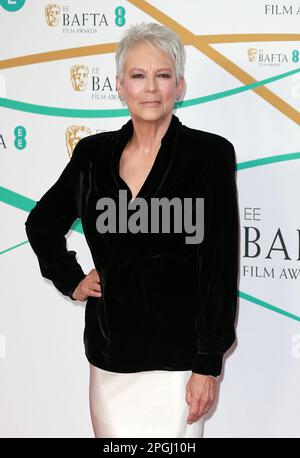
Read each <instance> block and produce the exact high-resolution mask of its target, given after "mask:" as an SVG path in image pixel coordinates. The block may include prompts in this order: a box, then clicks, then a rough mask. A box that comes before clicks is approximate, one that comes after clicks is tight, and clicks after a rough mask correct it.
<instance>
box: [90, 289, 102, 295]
mask: <svg viewBox="0 0 300 458" xmlns="http://www.w3.org/2000/svg"><path fill="white" fill-rule="evenodd" d="M87 295H88V296H92V297H101V296H102V293H101V292H99V291H94V290H93V289H89V290H88V292H87Z"/></svg>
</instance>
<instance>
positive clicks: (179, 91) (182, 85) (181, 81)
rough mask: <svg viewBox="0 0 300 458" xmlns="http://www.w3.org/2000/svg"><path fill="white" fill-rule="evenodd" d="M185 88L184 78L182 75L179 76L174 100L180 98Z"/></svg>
mask: <svg viewBox="0 0 300 458" xmlns="http://www.w3.org/2000/svg"><path fill="white" fill-rule="evenodd" d="M184 89H185V79H184V76H181V77H180V78H179V81H178V84H177V88H176V100H180V98H181V96H182V95H183V92H184Z"/></svg>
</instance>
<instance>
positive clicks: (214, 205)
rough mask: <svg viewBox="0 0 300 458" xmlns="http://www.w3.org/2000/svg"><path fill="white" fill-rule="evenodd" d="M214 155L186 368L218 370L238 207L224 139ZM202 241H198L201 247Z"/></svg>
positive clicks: (225, 345) (234, 268)
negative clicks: (193, 345)
mask: <svg viewBox="0 0 300 458" xmlns="http://www.w3.org/2000/svg"><path fill="white" fill-rule="evenodd" d="M223 145H224V146H223V147H222V148H220V146H219V147H216V148H218V151H217V154H216V155H215V159H214V165H213V167H212V175H211V177H210V180H209V184H208V188H207V193H206V194H205V199H204V239H203V241H202V243H201V244H200V245H199V251H198V254H199V277H198V278H199V293H200V297H201V310H200V312H199V315H198V317H197V319H196V323H195V327H196V331H197V335H198V340H197V350H196V355H195V357H194V361H193V365H192V371H193V372H195V373H200V374H206V375H208V374H212V375H219V374H220V373H221V370H222V360H223V354H224V353H225V352H226V351H227V350H228V349H229V348H230V347H231V345H232V344H233V343H234V341H235V338H236V336H235V329H234V321H235V316H236V308H237V278H238V258H239V256H238V249H239V248H238V247H239V212H238V198H237V187H236V180H235V167H236V158H235V151H234V147H233V145H232V144H231V143H230V142H229V141H227V140H226V142H224V143H223ZM201 245H202V246H201Z"/></svg>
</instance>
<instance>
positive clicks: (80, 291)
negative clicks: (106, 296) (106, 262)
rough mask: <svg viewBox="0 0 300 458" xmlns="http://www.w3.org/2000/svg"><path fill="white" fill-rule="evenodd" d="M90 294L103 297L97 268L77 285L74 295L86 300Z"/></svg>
mask: <svg viewBox="0 0 300 458" xmlns="http://www.w3.org/2000/svg"><path fill="white" fill-rule="evenodd" d="M89 296H93V297H101V296H102V292H101V286H100V278H99V275H98V272H97V270H96V269H92V270H91V271H90V272H89V273H88V274H87V275H86V276H85V278H83V279H82V280H81V281H80V282H79V283H78V285H77V287H76V289H75V290H74V292H73V293H72V297H73V298H74V299H76V300H78V301H85V300H86V299H87V298H88V297H89Z"/></svg>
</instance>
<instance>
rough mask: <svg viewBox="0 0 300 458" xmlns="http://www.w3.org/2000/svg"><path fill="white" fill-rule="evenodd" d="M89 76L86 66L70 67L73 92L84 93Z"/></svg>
mask: <svg viewBox="0 0 300 458" xmlns="http://www.w3.org/2000/svg"><path fill="white" fill-rule="evenodd" d="M88 76H89V69H88V67H87V66H86V65H72V67H71V81H72V86H73V89H74V90H75V91H84V90H85V89H86V85H87V81H88Z"/></svg>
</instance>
